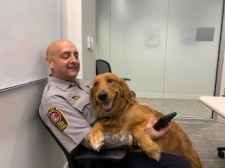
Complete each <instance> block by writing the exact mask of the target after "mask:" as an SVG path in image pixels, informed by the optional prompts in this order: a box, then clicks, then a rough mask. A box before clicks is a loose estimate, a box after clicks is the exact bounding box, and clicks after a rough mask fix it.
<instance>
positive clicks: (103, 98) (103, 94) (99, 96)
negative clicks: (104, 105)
mask: <svg viewBox="0 0 225 168" xmlns="http://www.w3.org/2000/svg"><path fill="white" fill-rule="evenodd" d="M107 97H108V94H107V93H106V92H105V91H102V92H100V93H99V94H98V98H99V99H100V100H102V101H103V100H106V99H107Z"/></svg>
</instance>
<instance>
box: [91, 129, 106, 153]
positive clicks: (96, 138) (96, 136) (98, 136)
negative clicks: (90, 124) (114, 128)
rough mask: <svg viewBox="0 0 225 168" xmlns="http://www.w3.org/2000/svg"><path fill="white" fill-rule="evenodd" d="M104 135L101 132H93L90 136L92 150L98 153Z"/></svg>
mask: <svg viewBox="0 0 225 168" xmlns="http://www.w3.org/2000/svg"><path fill="white" fill-rule="evenodd" d="M104 140H105V137H104V134H103V132H101V131H98V132H94V133H91V134H90V142H91V146H92V148H93V149H94V150H96V151H99V150H100V149H101V147H102V145H103V144H104Z"/></svg>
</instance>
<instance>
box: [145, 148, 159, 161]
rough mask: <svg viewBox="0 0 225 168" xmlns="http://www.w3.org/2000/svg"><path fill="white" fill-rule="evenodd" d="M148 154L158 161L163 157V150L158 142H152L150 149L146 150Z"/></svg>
mask: <svg viewBox="0 0 225 168" xmlns="http://www.w3.org/2000/svg"><path fill="white" fill-rule="evenodd" d="M146 154H147V155H148V156H149V157H150V158H153V159H154V160H156V161H159V159H160V157H161V152H160V149H159V146H158V145H157V144H152V145H151V147H150V151H148V152H146Z"/></svg>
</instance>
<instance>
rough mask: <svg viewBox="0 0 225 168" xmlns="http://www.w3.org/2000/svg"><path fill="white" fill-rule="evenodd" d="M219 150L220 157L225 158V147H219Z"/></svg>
mask: <svg viewBox="0 0 225 168" xmlns="http://www.w3.org/2000/svg"><path fill="white" fill-rule="evenodd" d="M217 151H218V157H220V158H224V157H225V154H224V153H225V147H218V148H217Z"/></svg>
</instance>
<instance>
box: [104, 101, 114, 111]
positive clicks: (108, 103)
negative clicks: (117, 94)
mask: <svg viewBox="0 0 225 168" xmlns="http://www.w3.org/2000/svg"><path fill="white" fill-rule="evenodd" d="M112 104H113V103H112V102H105V103H103V105H102V106H103V108H104V110H105V111H110V110H111V109H112Z"/></svg>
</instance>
